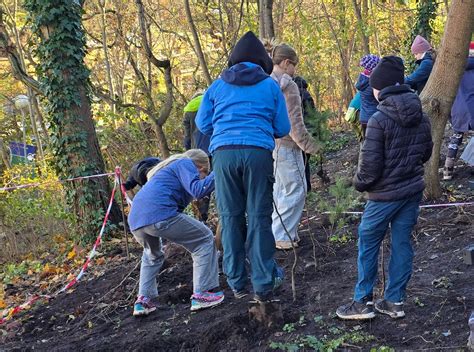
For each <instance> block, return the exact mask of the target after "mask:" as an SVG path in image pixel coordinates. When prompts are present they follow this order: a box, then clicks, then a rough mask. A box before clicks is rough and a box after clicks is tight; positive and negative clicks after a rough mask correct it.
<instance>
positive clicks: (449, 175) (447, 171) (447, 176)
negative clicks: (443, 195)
mask: <svg viewBox="0 0 474 352" xmlns="http://www.w3.org/2000/svg"><path fill="white" fill-rule="evenodd" d="M453 173H454V168H453V167H446V166H445V167H444V168H443V180H445V181H449V180H452V179H453Z"/></svg>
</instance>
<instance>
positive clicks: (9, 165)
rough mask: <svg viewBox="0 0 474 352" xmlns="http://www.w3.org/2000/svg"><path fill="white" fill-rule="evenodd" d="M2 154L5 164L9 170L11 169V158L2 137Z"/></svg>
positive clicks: (0, 144) (0, 143)
mask: <svg viewBox="0 0 474 352" xmlns="http://www.w3.org/2000/svg"><path fill="white" fill-rule="evenodd" d="M0 154H1V155H2V160H3V163H4V164H5V167H6V168H7V169H9V168H11V167H12V165H11V164H10V157H9V156H8V153H7V148H6V147H5V145H4V142H3V139H2V137H0Z"/></svg>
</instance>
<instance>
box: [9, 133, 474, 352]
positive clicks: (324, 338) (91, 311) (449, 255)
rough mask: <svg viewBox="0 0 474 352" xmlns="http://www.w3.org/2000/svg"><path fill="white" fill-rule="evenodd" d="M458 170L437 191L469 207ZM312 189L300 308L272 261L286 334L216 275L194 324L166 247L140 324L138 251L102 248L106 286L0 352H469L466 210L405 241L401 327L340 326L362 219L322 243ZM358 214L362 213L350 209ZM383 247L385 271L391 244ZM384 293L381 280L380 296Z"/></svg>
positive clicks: (348, 167)
mask: <svg viewBox="0 0 474 352" xmlns="http://www.w3.org/2000/svg"><path fill="white" fill-rule="evenodd" d="M346 137H347V136H346V135H344V134H341V135H336V136H335V138H336V139H337V138H339V139H341V138H342V139H344V138H346ZM343 144H345V145H344V146H343V149H342V150H339V151H335V152H331V153H329V154H328V155H327V162H326V166H325V168H326V171H327V172H328V175H329V176H330V178H331V180H332V182H334V179H335V178H336V177H337V176H345V177H347V176H348V175H350V173H351V172H352V171H353V169H354V167H355V163H356V160H357V150H358V145H357V143H356V142H355V141H354V140H352V139H350V138H349V139H348V138H346V139H345V142H344V143H343ZM459 165H460V166H459V167H458V168H457V169H456V178H455V180H453V181H451V182H446V183H443V187H444V189H445V193H444V197H443V199H441V200H439V201H438V202H439V203H441V202H443V203H444V202H447V201H449V202H453V201H469V200H471V201H472V199H473V197H472V196H473V191H472V190H469V189H468V187H467V180H468V179H469V177H472V176H471V172H472V170H470V169H469V168H468V167H466V166H461V163H459ZM313 188H314V191H315V193H316V195H315V196H312V197H311V198H310V200H309V201H308V203H307V212H305V213H304V214H303V219H302V225H301V228H300V237H301V242H300V247H299V248H298V249H297V250H296V253H297V259H298V260H297V264H296V269H295V277H294V280H295V286H296V300H293V292H292V289H291V269H292V266H293V264H294V260H295V257H294V254H293V252H292V251H288V252H281V251H279V252H278V254H277V260H278V263H279V264H280V265H282V266H283V267H284V268H285V272H286V274H287V277H286V281H285V283H284V285H283V287H282V288H281V290H280V291H279V293H278V298H279V299H280V302H281V307H282V311H283V319H284V322H283V323H281V324H274V325H273V326H272V327H270V328H265V327H263V326H262V325H259V324H257V323H255V322H254V321H251V320H250V318H249V314H248V308H249V303H248V299H242V300H236V299H235V298H233V296H232V293H231V292H230V290H229V289H228V287H227V285H226V283H225V279H224V277H223V276H222V277H221V284H222V287H224V289H225V293H226V299H225V301H224V302H223V304H221V305H220V306H217V307H215V308H213V309H209V310H204V311H201V312H197V313H191V312H190V310H189V308H190V302H189V297H190V296H191V293H192V291H191V288H192V284H191V279H192V266H191V257H190V255H189V254H187V253H186V252H185V251H184V250H183V249H181V248H179V247H176V246H173V245H168V246H167V248H166V252H167V261H166V263H165V265H164V267H163V271H162V273H161V274H160V278H159V285H160V290H161V295H160V297H159V299H158V304H159V308H158V310H157V311H156V312H154V313H153V314H151V315H150V316H148V317H144V318H135V317H133V316H132V306H133V302H134V299H135V296H136V290H137V280H138V274H139V258H140V255H141V251H140V249H139V248H138V246H136V245H134V246H133V248H132V259H130V260H129V261H127V260H126V258H125V254H124V251H122V249H121V248H119V247H117V246H118V245H117V244H111V243H109V244H107V245H106V251H104V254H105V258H106V260H107V261H108V263H107V264H106V265H105V268H106V271H105V272H104V273H103V275H101V276H98V277H94V276H93V275H92V274H90V273H88V274H86V279H85V280H87V281H84V282H80V283H79V284H78V285H77V286H76V287H75V289H74V290H73V291H72V292H70V293H68V294H63V295H60V296H59V297H57V298H56V299H54V300H51V301H49V302H43V304H37V305H36V306H35V307H34V308H33V309H31V310H29V311H27V312H25V313H23V314H22V315H20V316H17V317H16V318H15V319H14V320H12V321H9V322H8V323H7V325H6V326H4V327H1V329H3V334H0V343H1V344H0V350H1V351H23V350H49V351H72V350H74V351H86V350H87V351H91V350H94V351H95V350H101V351H117V350H119V349H123V350H135V351H153V350H160V351H166V350H168V351H178V350H179V351H181V350H182V351H229V350H242V351H248V350H254V351H255V350H258V351H260V350H272V349H275V350H276V349H280V350H298V349H299V350H322V351H336V350H337V351H358V350H363V351H368V350H372V351H390V350H392V349H394V350H397V351H406V350H410V351H413V350H417V351H435V350H444V351H459V350H461V351H462V350H466V349H465V348H466V347H465V346H466V342H467V337H468V334H469V329H468V326H467V320H468V316H469V314H470V312H471V310H474V297H473V296H474V276H473V273H474V267H473V266H472V265H467V264H465V263H464V262H463V258H462V256H463V249H464V248H465V247H466V246H468V245H469V244H473V243H474V226H473V223H472V219H473V213H474V208H473V207H472V206H471V207H465V208H460V207H459V208H456V207H450V208H434V209H429V210H427V209H424V210H422V211H421V214H420V218H419V223H418V225H417V227H416V231H415V232H414V235H413V242H414V247H415V251H416V252H415V262H414V272H413V276H412V279H411V281H410V284H409V286H408V298H407V301H406V302H405V312H406V317H405V318H404V319H401V320H392V319H391V318H389V317H388V316H381V315H377V317H376V318H375V319H373V320H372V321H369V322H344V321H341V320H338V319H337V318H336V317H335V314H334V312H335V310H336V308H337V307H338V306H339V305H341V304H343V303H346V302H348V301H349V300H350V299H351V297H352V291H353V286H354V283H355V279H356V257H357V242H356V236H357V225H358V221H359V220H358V217H353V218H347V219H346V227H345V229H346V230H347V233H349V234H350V235H349V236H346V238H345V239H344V238H342V239H340V240H334V239H333V240H329V237H330V234H329V231H330V229H329V227H330V226H329V223H328V220H327V218H326V216H325V215H321V214H320V213H318V211H317V203H318V199H320V198H330V197H329V196H328V186H326V185H323V184H322V183H321V182H320V180H319V178H318V177H317V176H315V177H314V179H313ZM314 199H316V200H314ZM361 209H362V206H361V205H360V206H359V208H358V209H355V210H361ZM340 238H341V237H340ZM313 243H314V245H313ZM385 248H386V249H385V252H384V257H385V264H386V266H387V265H388V257H389V244H388V242H387V243H386V246H385ZM314 254H315V256H316V260H315V259H314V257H313V256H314ZM380 271H381V270H380ZM379 277H381V275H379ZM381 289H382V281H380V282H379V284H378V288H377V294H378V295H380V293H381ZM7 294H8V292H7ZM25 294H26V292H25Z"/></svg>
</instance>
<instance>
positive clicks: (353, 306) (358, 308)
mask: <svg viewBox="0 0 474 352" xmlns="http://www.w3.org/2000/svg"><path fill="white" fill-rule="evenodd" d="M336 315H337V316H338V317H339V318H341V319H346V320H368V319H373V318H375V312H374V305H373V302H372V301H370V300H364V301H363V302H357V301H352V302H351V303H348V304H346V305H343V306H340V307H339V308H337V310H336Z"/></svg>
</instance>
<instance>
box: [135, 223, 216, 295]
mask: <svg viewBox="0 0 474 352" xmlns="http://www.w3.org/2000/svg"><path fill="white" fill-rule="evenodd" d="M133 236H134V237H135V239H136V240H137V241H138V243H140V244H141V245H142V246H143V255H142V262H141V267H140V284H139V289H138V295H139V296H147V297H151V298H153V297H156V296H158V287H157V283H156V278H157V276H158V274H159V272H160V269H161V266H162V265H163V260H164V253H163V250H162V245H161V238H165V239H167V240H168V241H170V242H174V243H177V244H179V245H181V246H183V247H184V248H185V249H186V250H187V251H188V252H190V253H191V256H192V258H193V291H194V292H195V293H196V292H203V291H208V290H210V289H213V288H216V287H218V286H219V273H218V270H217V250H216V246H215V245H214V237H213V235H212V232H211V230H210V229H209V228H208V227H206V226H205V225H204V224H203V223H201V222H199V221H197V220H195V219H193V218H192V217H190V216H188V215H185V214H178V215H176V216H174V217H172V218H170V219H167V220H164V221H160V222H158V223H156V224H152V225H148V226H144V227H141V228H139V229H137V230H135V231H133Z"/></svg>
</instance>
